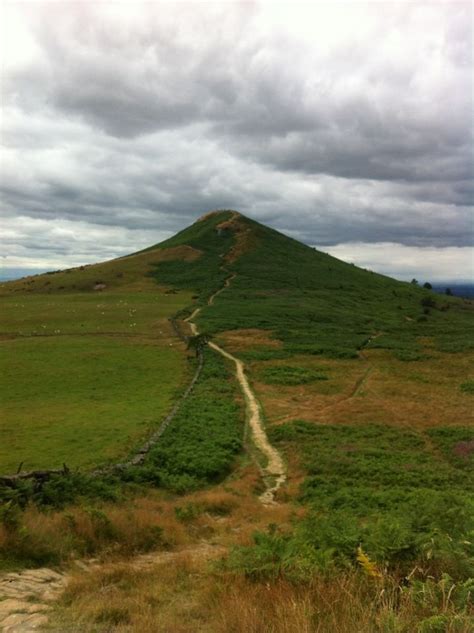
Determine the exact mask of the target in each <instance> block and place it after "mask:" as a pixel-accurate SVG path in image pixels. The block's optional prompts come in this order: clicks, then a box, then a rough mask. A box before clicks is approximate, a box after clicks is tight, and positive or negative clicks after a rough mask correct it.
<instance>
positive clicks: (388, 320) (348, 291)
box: [154, 211, 473, 360]
mask: <svg viewBox="0 0 474 633" xmlns="http://www.w3.org/2000/svg"><path fill="white" fill-rule="evenodd" d="M183 246H187V247H191V248H193V249H194V250H198V251H200V252H201V253H202V255H201V256H200V257H198V258H197V259H195V260H193V261H192V262H191V261H184V260H171V259H170V260H168V261H166V262H165V261H163V262H161V263H158V264H157V265H156V266H155V272H154V276H155V278H156V280H157V281H158V282H159V283H160V284H166V285H171V286H173V287H176V288H180V289H192V290H193V291H195V292H196V293H197V294H198V302H200V303H202V304H204V303H205V302H206V300H207V298H208V296H209V295H210V294H211V293H212V292H214V291H215V290H216V289H217V288H219V287H220V286H222V284H223V282H224V279H225V278H226V277H230V276H232V277H233V278H232V283H231V284H229V287H228V288H226V290H225V291H224V292H222V293H221V294H220V295H219V297H218V299H217V300H216V301H215V302H214V303H213V305H212V308H210V307H204V309H203V310H202V312H201V314H200V317H199V325H200V329H201V330H205V331H207V332H209V333H211V334H216V333H219V332H222V331H227V330H236V329H252V328H258V329H263V330H270V331H271V333H272V336H273V337H274V338H276V339H278V340H280V341H282V342H283V343H284V350H286V353H288V354H293V353H306V354H325V355H330V356H336V357H351V356H355V355H356V354H357V350H358V349H360V348H362V347H364V346H367V345H370V346H371V347H382V348H384V347H385V348H389V349H394V350H396V354H398V356H399V357H400V358H401V359H405V360H410V359H414V358H416V357H417V354H419V348H418V345H417V339H418V338H419V337H425V338H426V337H430V338H433V339H434V341H435V344H436V346H437V347H438V348H439V349H440V350H444V351H462V350H464V349H466V345H467V341H466V333H467V329H468V327H469V324H470V323H471V321H472V320H470V319H469V317H470V316H472V304H470V303H468V302H463V301H460V300H457V299H453V298H449V297H444V296H439V295H436V294H435V293H433V292H430V291H428V290H425V289H423V288H418V287H417V286H414V285H412V284H407V283H403V282H398V281H395V280H393V279H390V278H388V277H385V276H382V275H378V274H376V273H373V272H370V271H366V270H362V269H360V268H358V267H356V266H354V265H350V264H347V263H344V262H342V261H340V260H338V259H336V258H334V257H331V256H330V255H327V254H325V253H321V252H319V251H317V250H315V249H313V248H310V247H309V246H306V245H304V244H301V243H300V242H297V241H296V240H293V239H291V238H289V237H287V236H285V235H282V234H281V233H279V232H277V231H274V230H273V229H270V228H268V227H266V226H263V225H262V224H259V223H258V222H255V221H253V220H250V219H249V218H246V217H244V216H242V215H240V214H237V213H235V212H231V211H223V212H215V213H211V214H208V215H207V216H204V217H203V218H201V219H200V220H198V221H197V222H196V223H195V224H193V225H192V226H191V227H189V228H187V229H185V230H184V231H182V232H181V233H178V234H177V235H176V236H174V237H173V238H171V239H170V240H167V241H166V242H163V243H162V244H160V245H158V246H156V247H154V248H155V249H169V248H182V247H183ZM469 340H470V341H471V344H472V340H473V339H472V337H471V338H470V339H469ZM272 353H273V354H274V355H275V353H276V352H275V351H273V352H272ZM278 353H279V354H280V355H281V354H283V353H284V352H283V351H281V350H280V351H279V352H278Z"/></svg>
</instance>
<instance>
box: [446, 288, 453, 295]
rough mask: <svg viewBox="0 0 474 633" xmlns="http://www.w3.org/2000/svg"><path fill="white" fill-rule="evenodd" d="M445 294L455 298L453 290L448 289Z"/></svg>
mask: <svg viewBox="0 0 474 633" xmlns="http://www.w3.org/2000/svg"><path fill="white" fill-rule="evenodd" d="M445 293H446V294H447V295H449V296H450V297H452V296H453V291H452V290H451V288H446V290H445Z"/></svg>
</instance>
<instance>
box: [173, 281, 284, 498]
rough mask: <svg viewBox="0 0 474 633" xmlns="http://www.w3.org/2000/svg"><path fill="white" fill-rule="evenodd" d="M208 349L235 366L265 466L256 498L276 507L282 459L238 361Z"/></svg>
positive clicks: (191, 319) (191, 317)
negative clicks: (271, 442) (266, 428)
mask: <svg viewBox="0 0 474 633" xmlns="http://www.w3.org/2000/svg"><path fill="white" fill-rule="evenodd" d="M234 277H235V275H232V276H231V277H228V278H227V279H226V281H225V284H224V286H223V287H222V288H221V289H220V290H218V291H217V292H215V293H214V294H213V295H212V296H211V297H210V298H209V301H208V305H212V304H213V302H214V298H215V297H216V296H217V295H218V294H219V293H221V292H222V291H223V290H224V289H225V288H227V287H228V286H229V284H230V282H231V281H232V279H233V278H234ZM200 311H201V308H196V309H195V310H194V312H193V313H192V314H190V315H189V316H188V317H187V319H185V321H186V322H187V323H189V325H190V327H191V332H192V334H193V335H194V336H196V335H197V334H199V331H198V329H197V326H196V324H195V323H194V319H195V318H196V316H197V315H198V314H199V312H200ZM208 345H209V347H211V348H212V349H213V350H215V351H216V352H218V353H219V354H221V355H222V356H224V357H225V358H227V359H228V360H231V361H232V362H233V363H235V368H236V376H237V380H238V381H239V384H240V388H241V389H242V392H243V394H244V397H245V403H246V408H247V420H248V424H249V427H250V430H251V432H252V439H253V441H254V443H255V446H256V447H257V448H258V450H259V451H260V452H261V453H262V454H263V455H264V457H265V459H266V464H265V466H262V471H263V474H264V481H265V485H266V490H265V492H264V493H263V494H262V495H260V497H259V498H260V501H261V502H262V503H263V504H264V505H270V504H274V503H276V502H275V494H276V492H277V491H278V489H279V488H280V486H282V485H283V484H284V483H285V481H286V469H285V464H284V463H283V459H282V457H281V455H280V453H279V452H278V451H277V449H276V448H275V447H274V446H272V445H271V444H270V442H269V441H268V437H267V434H266V432H265V426H264V422H263V418H262V414H261V410H260V406H259V404H258V401H257V398H256V397H255V394H254V392H253V391H252V388H251V387H250V383H249V381H248V378H247V376H246V375H245V365H244V363H243V362H242V361H241V360H239V359H238V358H236V357H235V356H232V354H229V352H226V351H225V350H224V349H222V347H219V345H216V344H215V343H212V342H209V343H208Z"/></svg>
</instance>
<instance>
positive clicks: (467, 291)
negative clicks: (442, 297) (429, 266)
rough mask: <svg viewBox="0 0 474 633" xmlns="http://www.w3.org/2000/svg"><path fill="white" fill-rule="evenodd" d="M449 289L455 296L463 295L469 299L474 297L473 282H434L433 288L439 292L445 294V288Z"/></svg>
mask: <svg viewBox="0 0 474 633" xmlns="http://www.w3.org/2000/svg"><path fill="white" fill-rule="evenodd" d="M448 289H449V290H450V291H451V292H452V294H453V295H454V296H455V297H463V298H465V299H470V298H473V297H474V284H469V283H464V284H460V283H456V282H449V281H448V282H445V283H442V284H441V283H434V284H433V290H434V291H435V292H438V293H440V294H446V290H448Z"/></svg>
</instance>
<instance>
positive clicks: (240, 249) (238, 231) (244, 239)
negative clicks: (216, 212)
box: [216, 213, 256, 264]
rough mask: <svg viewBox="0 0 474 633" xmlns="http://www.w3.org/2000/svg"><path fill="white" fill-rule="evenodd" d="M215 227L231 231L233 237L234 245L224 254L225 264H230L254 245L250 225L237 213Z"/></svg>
mask: <svg viewBox="0 0 474 633" xmlns="http://www.w3.org/2000/svg"><path fill="white" fill-rule="evenodd" d="M216 228H217V229H219V230H221V231H226V230H227V231H231V232H232V234H233V236H234V238H235V244H234V246H233V247H232V248H231V249H230V250H229V252H228V253H227V254H226V255H225V256H224V261H225V262H226V263H227V264H232V263H233V262H235V261H236V260H237V259H239V257H241V256H242V255H243V254H244V253H246V252H247V251H248V250H250V249H251V248H252V246H255V245H256V240H255V237H254V234H253V231H252V229H251V227H249V226H247V225H246V224H245V223H244V222H242V220H241V216H240V215H239V214H238V213H235V214H234V215H233V216H232V217H231V218H230V219H229V220H226V221H224V222H221V223H220V224H218V225H217V227H216Z"/></svg>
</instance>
